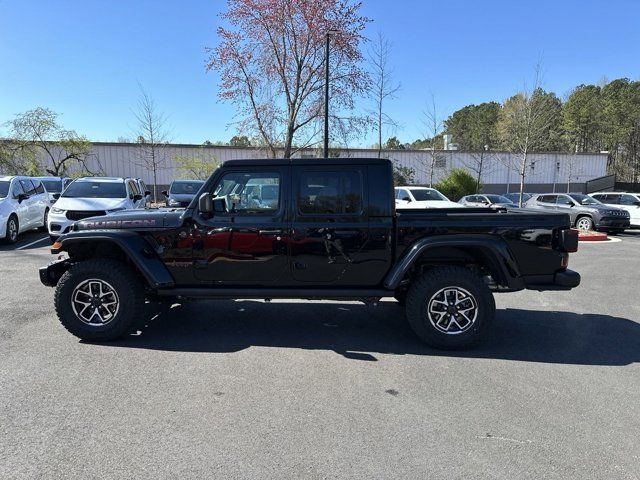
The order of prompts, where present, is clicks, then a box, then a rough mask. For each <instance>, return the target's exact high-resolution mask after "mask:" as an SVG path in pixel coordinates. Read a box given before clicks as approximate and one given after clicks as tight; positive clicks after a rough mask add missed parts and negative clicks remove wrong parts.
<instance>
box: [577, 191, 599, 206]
mask: <svg viewBox="0 0 640 480" xmlns="http://www.w3.org/2000/svg"><path fill="white" fill-rule="evenodd" d="M569 196H570V197H571V198H573V199H574V200H575V201H576V202H578V203H579V204H580V205H602V202H600V201H599V200H596V199H595V198H593V197H590V196H589V195H582V194H579V193H572V194H570V195H569Z"/></svg>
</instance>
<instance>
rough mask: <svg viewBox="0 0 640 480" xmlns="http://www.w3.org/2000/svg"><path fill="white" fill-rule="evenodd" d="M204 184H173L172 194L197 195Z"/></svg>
mask: <svg viewBox="0 0 640 480" xmlns="http://www.w3.org/2000/svg"><path fill="white" fill-rule="evenodd" d="M203 183H204V182H173V183H172V184H171V190H170V193H175V194H178V195H195V194H196V193H198V190H200V187H201V186H202V184H203Z"/></svg>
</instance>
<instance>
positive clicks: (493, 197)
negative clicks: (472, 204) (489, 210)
mask: <svg viewBox="0 0 640 480" xmlns="http://www.w3.org/2000/svg"><path fill="white" fill-rule="evenodd" d="M485 196H486V197H487V198H488V199H489V201H490V202H491V203H511V200H509V199H508V198H507V197H503V196H502V195H485Z"/></svg>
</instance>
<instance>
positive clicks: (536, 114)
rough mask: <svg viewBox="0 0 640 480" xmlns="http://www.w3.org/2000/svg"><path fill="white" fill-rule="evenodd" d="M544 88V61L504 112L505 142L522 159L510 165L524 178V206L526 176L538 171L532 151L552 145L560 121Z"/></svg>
mask: <svg viewBox="0 0 640 480" xmlns="http://www.w3.org/2000/svg"><path fill="white" fill-rule="evenodd" d="M548 100H549V99H548V97H547V94H546V93H545V92H544V90H543V89H542V87H541V80H540V64H538V65H537V66H536V69H535V76H534V81H533V85H532V87H531V88H527V87H526V86H525V88H524V89H523V90H522V91H521V92H518V93H517V94H515V95H514V96H512V97H511V98H509V99H507V100H506V101H505V103H504V106H503V108H502V110H501V112H500V120H499V121H498V132H499V135H500V137H501V140H502V143H503V144H504V145H505V147H506V148H507V149H508V150H509V152H511V153H512V154H514V155H516V156H517V158H518V161H517V162H516V163H515V165H514V164H513V163H512V162H511V158H509V164H508V165H507V167H508V168H515V169H516V171H517V173H518V176H519V178H520V190H519V191H520V198H519V202H518V203H519V205H520V206H522V194H523V192H524V184H525V177H526V175H527V172H529V171H531V172H533V171H534V163H533V162H532V159H531V156H530V154H531V153H532V152H535V151H537V150H539V149H541V148H544V146H545V145H547V144H548V141H549V136H550V130H551V127H552V126H553V125H554V122H555V121H556V120H557V111H556V109H555V108H553V105H550V104H549V101H548Z"/></svg>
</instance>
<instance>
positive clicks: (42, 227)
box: [38, 208, 49, 232]
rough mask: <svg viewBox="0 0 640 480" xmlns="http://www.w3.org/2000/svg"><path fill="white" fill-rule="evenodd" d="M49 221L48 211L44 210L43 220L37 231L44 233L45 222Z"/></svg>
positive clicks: (45, 228)
mask: <svg viewBox="0 0 640 480" xmlns="http://www.w3.org/2000/svg"><path fill="white" fill-rule="evenodd" d="M48 220H49V209H48V208H46V209H45V210H44V218H43V219H42V226H41V227H40V228H38V231H40V232H46V231H47V221H48Z"/></svg>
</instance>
